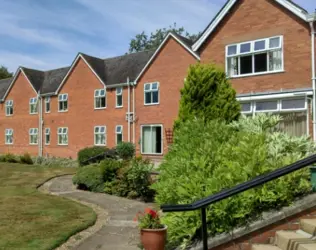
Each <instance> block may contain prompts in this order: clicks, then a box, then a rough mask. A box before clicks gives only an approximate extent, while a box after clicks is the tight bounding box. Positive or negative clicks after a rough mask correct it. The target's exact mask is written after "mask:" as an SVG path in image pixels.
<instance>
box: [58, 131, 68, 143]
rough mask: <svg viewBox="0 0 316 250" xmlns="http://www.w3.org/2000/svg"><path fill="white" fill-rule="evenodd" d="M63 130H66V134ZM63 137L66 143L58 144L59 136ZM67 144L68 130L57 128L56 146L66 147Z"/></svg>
mask: <svg viewBox="0 0 316 250" xmlns="http://www.w3.org/2000/svg"><path fill="white" fill-rule="evenodd" d="M64 130H66V132H64ZM60 131H61V132H60ZM63 135H66V136H67V143H60V142H59V136H63ZM68 143H69V136H68V128H67V127H58V128H57V145H59V146H67V145H68Z"/></svg>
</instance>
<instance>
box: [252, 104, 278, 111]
mask: <svg viewBox="0 0 316 250" xmlns="http://www.w3.org/2000/svg"><path fill="white" fill-rule="evenodd" d="M276 110H278V102H277V101H258V102H256V111H258V112H261V111H263V112H268V111H276Z"/></svg>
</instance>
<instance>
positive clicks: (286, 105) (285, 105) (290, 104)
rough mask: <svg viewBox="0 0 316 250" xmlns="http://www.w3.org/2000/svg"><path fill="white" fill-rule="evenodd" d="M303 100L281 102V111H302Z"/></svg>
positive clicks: (303, 106)
mask: <svg viewBox="0 0 316 250" xmlns="http://www.w3.org/2000/svg"><path fill="white" fill-rule="evenodd" d="M304 108H305V99H291V100H282V109H304Z"/></svg>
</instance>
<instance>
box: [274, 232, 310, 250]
mask: <svg viewBox="0 0 316 250" xmlns="http://www.w3.org/2000/svg"><path fill="white" fill-rule="evenodd" d="M312 242H313V241H312V240H311V239H310V237H308V236H307V235H305V234H299V233H296V232H294V231H277V232H276V235H275V244H276V245H277V246H278V247H279V248H281V249H282V250H291V249H297V247H298V245H300V244H307V243H312Z"/></svg>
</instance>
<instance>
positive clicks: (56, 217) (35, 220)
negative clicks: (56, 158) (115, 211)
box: [0, 163, 96, 250]
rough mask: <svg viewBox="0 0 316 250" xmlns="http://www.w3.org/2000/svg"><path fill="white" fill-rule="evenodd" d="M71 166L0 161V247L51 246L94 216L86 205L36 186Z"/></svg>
mask: <svg viewBox="0 0 316 250" xmlns="http://www.w3.org/2000/svg"><path fill="white" fill-rule="evenodd" d="M75 171H76V169H73V168H45V167H38V166H30V165H21V164H12V163H0V249H1V250H2V249H10V250H11V249H19V250H24V249H25V250H31V249H36V250H41V249H54V248H55V247H57V246H59V245H60V244H62V243H63V242H65V241H66V240H67V239H68V238H69V237H70V236H72V235H73V234H75V233H76V232H79V231H81V230H83V229H85V228H87V227H89V226H90V225H93V224H94V222H95V220H96V214H95V213H94V212H93V210H92V209H91V208H89V207H86V206H83V205H81V204H79V203H76V202H73V201H71V200H68V199H66V198H62V197H56V196H52V195H47V194H43V193H40V192H39V191H37V189H36V187H37V186H38V185H40V184H41V183H43V182H45V181H46V180H47V179H49V178H52V177H54V176H57V175H62V174H72V173H74V172H75Z"/></svg>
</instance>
